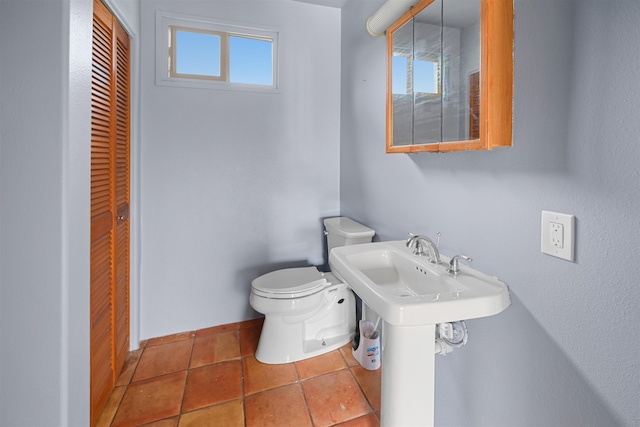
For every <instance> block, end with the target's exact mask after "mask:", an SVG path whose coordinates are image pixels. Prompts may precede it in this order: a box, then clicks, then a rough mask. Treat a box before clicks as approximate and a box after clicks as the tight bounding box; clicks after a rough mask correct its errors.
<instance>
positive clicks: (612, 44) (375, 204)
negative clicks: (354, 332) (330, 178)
mask: <svg viewBox="0 0 640 427" xmlns="http://www.w3.org/2000/svg"><path fill="white" fill-rule="evenodd" d="M382 3H383V1H382V0H380V1H364V0H350V1H349V2H347V4H346V5H345V7H344V8H343V12H342V36H343V38H342V109H341V126H342V127H341V212H342V214H344V215H347V216H351V217H353V218H354V219H357V220H360V221H362V222H364V223H365V224H367V225H368V226H370V227H373V228H374V229H376V231H377V233H378V236H379V238H380V239H382V240H391V239H404V238H405V237H406V233H407V232H409V231H412V232H416V233H422V234H427V235H430V236H435V234H436V233H437V232H441V233H442V238H441V245H440V247H441V249H442V252H443V253H445V254H447V255H454V254H459V253H463V254H467V255H470V256H473V258H474V262H473V265H474V266H475V267H476V268H477V269H479V270H481V271H483V272H486V273H489V274H492V275H496V276H498V277H500V278H501V279H502V280H504V281H505V282H507V283H508V284H509V286H510V290H511V294H512V299H513V303H512V305H511V307H509V308H508V309H507V310H506V311H505V312H503V313H501V314H499V315H497V316H494V317H490V318H485V319H477V320H472V321H469V322H468V327H469V334H470V337H469V343H468V344H467V346H466V347H464V348H463V349H461V350H458V351H456V352H454V353H453V354H450V355H448V356H446V357H438V359H437V362H436V363H437V364H436V383H437V384H436V425H441V426H446V425H450V426H472V425H473V426H594V427H595V426H598V427H600V426H611V425H628V426H637V425H638V423H640V407H639V406H638V396H639V395H640V369H639V362H638V361H639V357H638V349H640V334H638V333H637V330H636V329H637V325H638V322H639V321H640V314H638V310H637V307H638V305H639V304H640V287H639V286H638V285H639V283H638V282H639V279H640V267H639V264H638V263H637V262H636V261H635V259H634V258H635V253H636V252H637V248H638V239H639V238H640V231H639V230H640V227H639V225H640V223H639V218H640V216H639V215H638V211H639V209H640V193H639V191H638V189H639V184H640V174H639V168H640V166H639V164H640V148H639V145H638V144H639V141H638V135H639V134H640V116H639V115H638V110H639V107H640V105H639V104H640V84H638V82H639V81H640V54H639V53H640V52H639V49H640V34H639V33H638V29H637V23H638V22H639V21H640V3H638V2H636V1H631V0H629V1H625V0H614V1H608V2H603V1H598V0H593V1H588V0H577V1H574V2H572V1H557V0H543V1H540V0H538V1H531V0H516V2H515V15H516V18H515V37H516V41H515V95H514V98H515V99H514V117H513V118H514V138H513V147H511V148H507V149H496V150H494V151H492V152H465V153H450V154H416V155H388V154H385V153H384V150H385V148H384V147H385V141H384V138H385V48H386V47H385V39H384V38H373V37H371V36H369V35H368V34H367V33H366V30H365V29H364V22H365V21H366V19H367V17H368V16H370V15H371V14H372V13H373V12H375V10H377V8H378V7H379V6H380V5H381V4H382ZM542 210H552V211H557V212H562V213H569V214H573V215H575V216H576V224H577V225H576V227H577V228H576V231H577V233H576V260H575V262H568V261H563V260H560V259H557V258H553V257H550V256H548V255H544V254H542V253H541V252H540V212H541V211H542Z"/></svg>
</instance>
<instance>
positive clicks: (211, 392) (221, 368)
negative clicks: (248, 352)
mask: <svg viewBox="0 0 640 427" xmlns="http://www.w3.org/2000/svg"><path fill="white" fill-rule="evenodd" d="M241 397H242V367H241V364H240V360H233V361H230V362H222V363H216V364H213V365H207V366H203V367H202V368H196V369H191V370H190V371H189V376H188V378H187V386H186V388H185V392H184V401H183V402H182V411H183V412H190V411H193V410H195V409H200V408H203V407H205V406H210V405H214V404H216V403H221V402H226V401H228V400H234V399H239V398H241Z"/></svg>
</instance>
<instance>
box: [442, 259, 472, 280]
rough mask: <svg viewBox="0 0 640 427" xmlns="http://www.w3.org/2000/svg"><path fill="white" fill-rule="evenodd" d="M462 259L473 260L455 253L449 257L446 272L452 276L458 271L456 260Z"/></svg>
mask: <svg viewBox="0 0 640 427" xmlns="http://www.w3.org/2000/svg"><path fill="white" fill-rule="evenodd" d="M459 259H463V260H465V261H469V262H471V261H473V258H471V257H468V256H466V255H456V256H454V257H452V258H451V260H450V261H449V267H448V268H447V273H449V274H453V275H454V276H455V275H457V274H458V273H459V272H460V267H459V266H458V260H459Z"/></svg>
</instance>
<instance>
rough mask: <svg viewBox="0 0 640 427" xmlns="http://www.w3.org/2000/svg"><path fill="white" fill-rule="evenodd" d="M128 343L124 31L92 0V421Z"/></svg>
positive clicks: (126, 59)
mask: <svg viewBox="0 0 640 427" xmlns="http://www.w3.org/2000/svg"><path fill="white" fill-rule="evenodd" d="M128 349H129V38H128V36H127V34H126V33H125V31H124V30H123V29H122V27H121V26H120V24H119V23H118V22H117V20H116V19H115V18H114V17H113V15H112V14H111V13H110V12H109V10H108V9H107V8H106V7H105V6H104V5H103V4H102V3H101V2H100V1H99V0H94V12H93V60H92V84H91V425H95V423H96V421H97V419H98V417H99V416H100V413H101V412H102V409H103V408H104V406H105V404H106V402H107V399H108V398H109V395H110V394H111V391H112V390H113V387H114V384H115V382H116V380H117V376H118V374H119V373H120V370H121V369H122V366H123V364H124V361H125V358H126V355H127V351H128Z"/></svg>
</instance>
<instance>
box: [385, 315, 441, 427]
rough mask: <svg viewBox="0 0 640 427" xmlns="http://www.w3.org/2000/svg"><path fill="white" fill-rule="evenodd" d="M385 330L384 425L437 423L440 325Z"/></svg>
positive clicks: (391, 326) (389, 327) (423, 426)
mask: <svg viewBox="0 0 640 427" xmlns="http://www.w3.org/2000/svg"><path fill="white" fill-rule="evenodd" d="M382 331H383V332H382V407H381V410H380V425H381V427H392V426H403V427H409V426H421V427H425V426H433V420H434V397H435V392H434V385H435V382H434V380H435V339H436V325H419V326H397V325H395V326H394V325H391V324H389V323H387V322H384V326H383V330H382Z"/></svg>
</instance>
